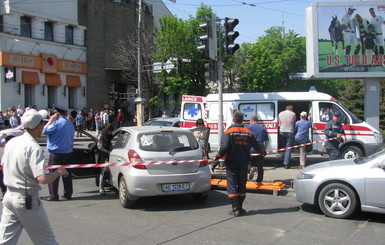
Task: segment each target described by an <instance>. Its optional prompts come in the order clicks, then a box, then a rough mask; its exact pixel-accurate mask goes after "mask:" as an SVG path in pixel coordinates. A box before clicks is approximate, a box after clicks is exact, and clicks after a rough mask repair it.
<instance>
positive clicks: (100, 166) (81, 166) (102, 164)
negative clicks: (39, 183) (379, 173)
mask: <svg viewBox="0 0 385 245" xmlns="http://www.w3.org/2000/svg"><path fill="white" fill-rule="evenodd" d="M335 139H337V138H330V139H323V140H318V141H313V142H309V143H306V144H301V145H295V146H292V147H286V148H281V149H278V150H273V151H268V152H267V154H269V153H273V152H278V151H285V150H288V149H293V148H298V147H302V146H307V145H311V144H316V143H321V142H324V141H330V140H335ZM250 155H251V156H258V155H262V154H261V153H255V154H250ZM194 162H199V163H205V164H207V163H208V160H181V161H141V162H124V163H95V164H66V165H47V166H45V168H47V169H58V168H104V167H117V166H129V165H132V166H139V165H166V164H171V165H175V164H179V163H194ZM2 169H3V168H2V167H0V170H2Z"/></svg>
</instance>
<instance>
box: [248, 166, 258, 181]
mask: <svg viewBox="0 0 385 245" xmlns="http://www.w3.org/2000/svg"><path fill="white" fill-rule="evenodd" d="M255 171H257V168H256V167H252V168H251V169H250V174H249V180H252V179H253V178H254V174H255Z"/></svg>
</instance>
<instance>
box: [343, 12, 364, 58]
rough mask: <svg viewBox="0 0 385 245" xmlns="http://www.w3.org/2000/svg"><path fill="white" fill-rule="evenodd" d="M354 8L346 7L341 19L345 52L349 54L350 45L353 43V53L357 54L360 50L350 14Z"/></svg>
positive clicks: (354, 25) (354, 24)
mask: <svg viewBox="0 0 385 245" xmlns="http://www.w3.org/2000/svg"><path fill="white" fill-rule="evenodd" d="M355 10H356V9H355V8H353V7H350V8H348V12H347V13H346V14H345V15H344V16H343V17H342V20H341V24H342V30H343V35H344V40H345V44H346V49H345V54H350V49H351V46H352V45H354V47H355V48H356V49H355V50H354V54H356V55H357V54H358V53H359V52H360V45H359V43H358V38H357V36H356V22H355V21H354V18H353V16H352V15H353V12H354V11H355Z"/></svg>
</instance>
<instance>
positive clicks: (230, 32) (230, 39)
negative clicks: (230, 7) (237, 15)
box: [225, 17, 239, 55]
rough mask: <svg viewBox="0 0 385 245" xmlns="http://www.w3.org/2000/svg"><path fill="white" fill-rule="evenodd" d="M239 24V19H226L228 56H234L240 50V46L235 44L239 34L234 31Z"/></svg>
mask: <svg viewBox="0 0 385 245" xmlns="http://www.w3.org/2000/svg"><path fill="white" fill-rule="evenodd" d="M238 24H239V20H238V19H230V18H227V17H226V18H225V47H226V55H234V53H235V52H236V51H237V50H238V49H239V44H234V41H235V39H236V38H237V37H238V36H239V32H237V31H234V28H235V27H236V26H237V25H238Z"/></svg>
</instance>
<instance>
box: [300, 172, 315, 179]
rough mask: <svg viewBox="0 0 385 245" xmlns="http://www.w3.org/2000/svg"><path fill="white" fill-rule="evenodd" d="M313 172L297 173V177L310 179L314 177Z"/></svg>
mask: <svg viewBox="0 0 385 245" xmlns="http://www.w3.org/2000/svg"><path fill="white" fill-rule="evenodd" d="M314 176H315V174H305V173H299V174H298V176H297V179H312V178H314Z"/></svg>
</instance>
